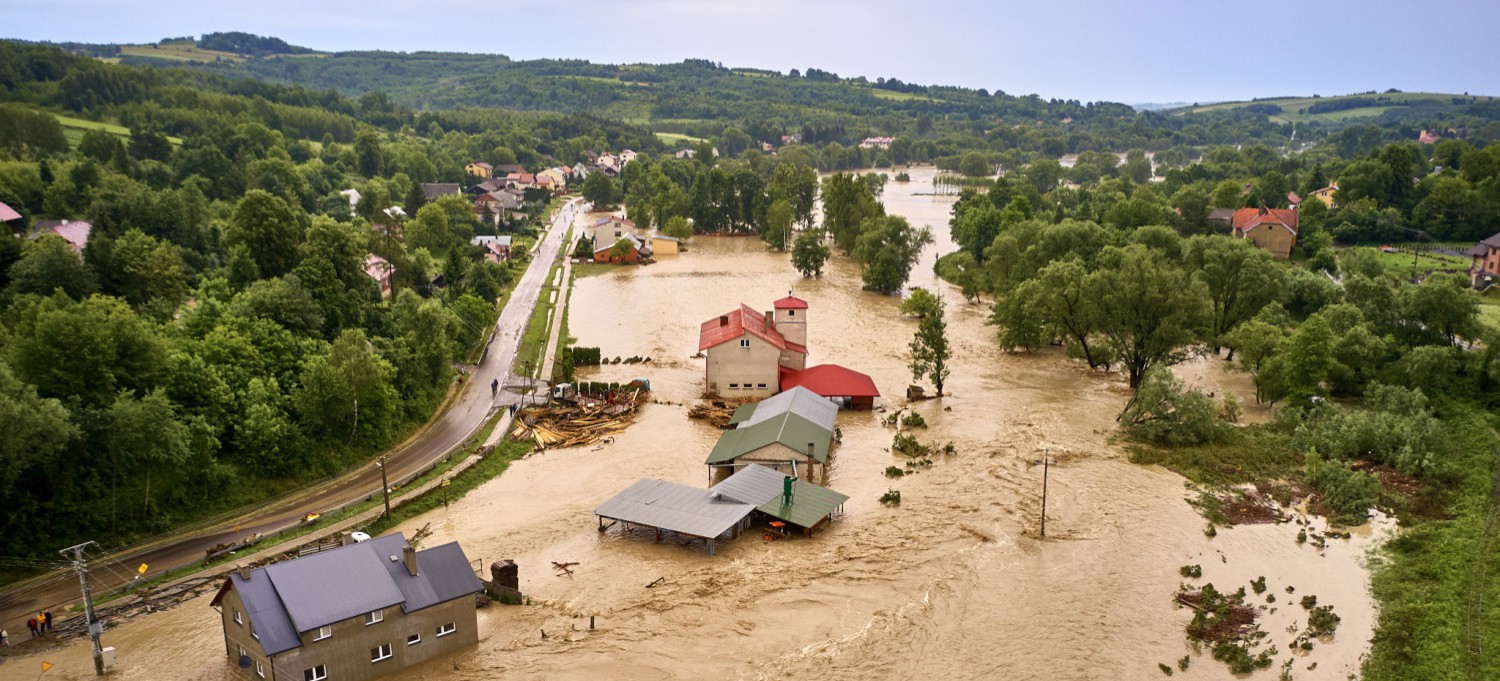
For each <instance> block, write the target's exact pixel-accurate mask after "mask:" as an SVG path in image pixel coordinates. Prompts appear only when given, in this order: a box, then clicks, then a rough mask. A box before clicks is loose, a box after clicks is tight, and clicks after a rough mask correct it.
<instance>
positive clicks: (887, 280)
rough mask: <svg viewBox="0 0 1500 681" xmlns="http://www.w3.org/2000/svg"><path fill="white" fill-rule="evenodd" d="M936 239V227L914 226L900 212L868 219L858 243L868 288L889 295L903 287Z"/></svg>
mask: <svg viewBox="0 0 1500 681" xmlns="http://www.w3.org/2000/svg"><path fill="white" fill-rule="evenodd" d="M932 242H933V240H932V230H930V229H928V228H926V227H923V228H920V229H918V228H915V227H912V226H911V223H909V222H907V221H906V218H903V217H900V216H885V217H878V218H869V219H867V220H865V222H864V224H862V225H861V226H860V235H859V239H858V240H857V241H856V243H855V246H854V259H855V260H858V261H859V264H860V266H861V268H862V270H863V271H862V272H861V275H862V276H863V278H864V281H865V288H866V289H869V290H871V291H877V292H879V293H884V294H886V295H890V294H893V293H896V292H897V291H900V290H901V287H902V286H905V285H906V279H907V277H909V276H911V268H912V266H913V265H915V264H917V256H918V255H920V254H921V253H922V249H923V248H925V247H927V246H928V245H931V244H932Z"/></svg>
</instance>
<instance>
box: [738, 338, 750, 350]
mask: <svg viewBox="0 0 1500 681" xmlns="http://www.w3.org/2000/svg"><path fill="white" fill-rule="evenodd" d="M740 347H742V348H748V347H750V339H749V338H741V339H740Z"/></svg>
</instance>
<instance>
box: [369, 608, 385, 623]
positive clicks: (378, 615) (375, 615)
mask: <svg viewBox="0 0 1500 681" xmlns="http://www.w3.org/2000/svg"><path fill="white" fill-rule="evenodd" d="M384 619H385V613H383V612H381V611H379V610H376V611H374V612H370V613H365V626H367V627H368V626H370V625H371V624H374V623H376V622H380V621H383V620H384Z"/></svg>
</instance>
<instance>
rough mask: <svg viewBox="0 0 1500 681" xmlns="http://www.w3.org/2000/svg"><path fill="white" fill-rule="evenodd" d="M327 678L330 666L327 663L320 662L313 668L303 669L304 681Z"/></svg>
mask: <svg viewBox="0 0 1500 681" xmlns="http://www.w3.org/2000/svg"><path fill="white" fill-rule="evenodd" d="M326 678H328V667H327V666H325V665H321V664H320V665H318V666H316V667H313V668H312V669H304V670H302V681H323V679H326Z"/></svg>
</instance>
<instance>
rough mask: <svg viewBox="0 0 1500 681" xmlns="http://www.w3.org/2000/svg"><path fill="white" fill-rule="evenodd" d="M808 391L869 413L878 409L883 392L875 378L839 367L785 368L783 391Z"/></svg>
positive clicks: (782, 378) (849, 407)
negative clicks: (795, 389) (876, 403)
mask: <svg viewBox="0 0 1500 681" xmlns="http://www.w3.org/2000/svg"><path fill="white" fill-rule="evenodd" d="M798 387H801V388H805V389H807V390H811V391H812V392H814V393H817V394H818V395H821V396H823V397H825V398H828V399H829V400H832V401H834V402H835V403H837V404H838V405H839V406H840V407H843V408H845V409H854V410H857V411H866V410H869V409H873V408H874V407H875V398H877V397H880V390H878V389H877V388H876V387H875V381H874V379H872V378H870V376H869V375H868V374H862V373H860V372H858V371H855V370H853V369H848V368H845V367H841V366H839V365H837V364H819V365H817V366H812V367H808V368H806V369H803V370H801V371H791V370H787V369H783V370H782V372H781V389H782V390H791V389H793V388H798Z"/></svg>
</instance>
